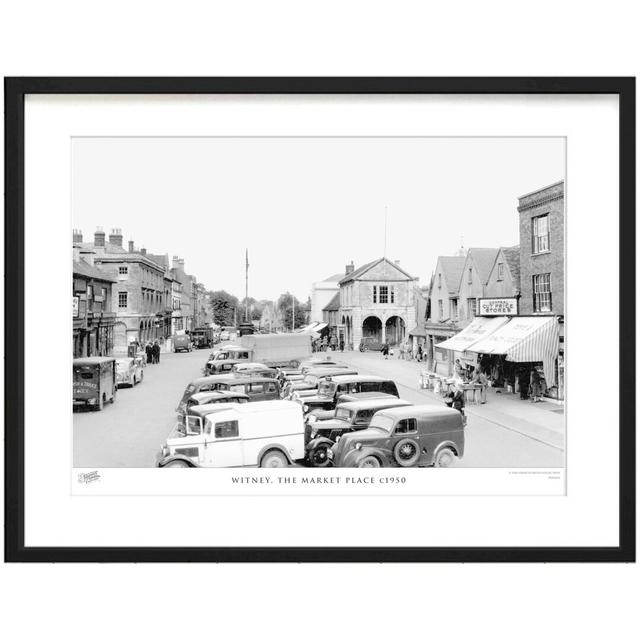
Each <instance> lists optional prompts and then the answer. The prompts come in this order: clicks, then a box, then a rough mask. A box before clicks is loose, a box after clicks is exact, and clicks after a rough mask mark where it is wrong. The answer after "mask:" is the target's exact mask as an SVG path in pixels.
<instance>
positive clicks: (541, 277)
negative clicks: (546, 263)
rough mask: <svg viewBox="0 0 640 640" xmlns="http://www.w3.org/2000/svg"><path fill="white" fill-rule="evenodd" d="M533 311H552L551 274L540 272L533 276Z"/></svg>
mask: <svg viewBox="0 0 640 640" xmlns="http://www.w3.org/2000/svg"><path fill="white" fill-rule="evenodd" d="M533 311H534V312H536V313H544V312H549V311H551V274H550V273H540V274H538V275H535V276H533Z"/></svg>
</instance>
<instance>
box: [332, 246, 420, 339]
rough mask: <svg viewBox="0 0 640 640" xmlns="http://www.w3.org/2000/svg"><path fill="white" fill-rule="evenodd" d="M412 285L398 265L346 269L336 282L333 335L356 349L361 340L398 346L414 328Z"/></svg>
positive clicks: (376, 262)
mask: <svg viewBox="0 0 640 640" xmlns="http://www.w3.org/2000/svg"><path fill="white" fill-rule="evenodd" d="M416 283H417V278H414V277H413V276H411V275H410V274H408V273H407V272H406V271H404V270H403V269H402V268H401V267H400V264H399V262H398V261H396V262H392V261H391V260H389V259H387V258H378V259H377V260H374V261H373V262H369V263H367V264H365V265H363V266H361V267H360V268H358V269H355V268H354V265H353V262H352V263H351V264H349V265H347V267H346V269H345V275H344V276H343V278H342V279H341V280H340V281H339V286H340V291H339V300H340V307H339V310H338V314H337V320H338V324H337V327H336V329H337V335H338V338H339V339H340V338H343V339H344V341H345V344H346V345H348V346H351V347H352V348H354V349H357V348H358V346H359V344H360V341H361V340H362V338H363V337H366V338H371V339H373V340H375V341H379V342H385V341H388V342H389V344H390V345H397V344H399V343H400V342H402V341H403V340H404V339H405V337H406V335H407V332H408V330H409V329H410V328H411V327H413V326H415V324H416V305H415V295H416Z"/></svg>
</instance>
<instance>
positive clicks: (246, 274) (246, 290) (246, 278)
mask: <svg viewBox="0 0 640 640" xmlns="http://www.w3.org/2000/svg"><path fill="white" fill-rule="evenodd" d="M244 321H245V322H249V249H245V267H244Z"/></svg>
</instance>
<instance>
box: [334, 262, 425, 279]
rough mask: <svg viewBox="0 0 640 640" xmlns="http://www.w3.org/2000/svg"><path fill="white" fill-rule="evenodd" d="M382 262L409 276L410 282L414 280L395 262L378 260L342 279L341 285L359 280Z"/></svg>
mask: <svg viewBox="0 0 640 640" xmlns="http://www.w3.org/2000/svg"><path fill="white" fill-rule="evenodd" d="M382 262H386V263H387V264H388V265H389V266H391V267H393V268H394V269H397V270H398V271H400V273H402V274H404V275H405V276H407V278H408V279H409V280H413V276H411V275H410V274H408V273H407V272H406V271H405V270H404V269H403V268H402V267H400V266H399V265H398V264H396V263H395V262H391V260H389V259H388V258H378V259H377V260H373V261H372V262H367V264H364V265H362V266H361V267H359V268H358V269H356V270H355V271H353V272H352V273H348V274H347V275H346V276H344V277H343V278H342V280H340V283H339V284H345V283H347V282H351V280H357V279H358V278H360V277H362V276H363V275H364V274H365V273H366V272H367V271H369V269H372V268H373V267H375V266H377V265H379V264H381V263H382Z"/></svg>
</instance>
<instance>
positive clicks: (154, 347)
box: [144, 340, 160, 364]
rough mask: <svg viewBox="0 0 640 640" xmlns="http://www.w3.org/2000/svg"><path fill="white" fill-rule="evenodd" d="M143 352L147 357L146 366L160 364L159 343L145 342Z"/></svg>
mask: <svg viewBox="0 0 640 640" xmlns="http://www.w3.org/2000/svg"><path fill="white" fill-rule="evenodd" d="M144 352H145V354H146V355H147V364H158V363H159V362H160V343H159V342H158V341H157V340H156V341H155V342H147V344H146V345H145V346H144Z"/></svg>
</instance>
